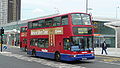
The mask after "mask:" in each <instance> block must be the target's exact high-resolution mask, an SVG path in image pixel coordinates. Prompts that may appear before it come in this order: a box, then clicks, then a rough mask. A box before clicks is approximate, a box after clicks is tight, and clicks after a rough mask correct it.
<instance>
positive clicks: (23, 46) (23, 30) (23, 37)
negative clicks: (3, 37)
mask: <svg viewBox="0 0 120 68" xmlns="http://www.w3.org/2000/svg"><path fill="white" fill-rule="evenodd" d="M20 49H21V50H23V51H26V50H27V26H23V27H21V28H20Z"/></svg>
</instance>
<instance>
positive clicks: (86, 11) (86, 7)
mask: <svg viewBox="0 0 120 68" xmlns="http://www.w3.org/2000/svg"><path fill="white" fill-rule="evenodd" d="M86 13H88V0H86Z"/></svg>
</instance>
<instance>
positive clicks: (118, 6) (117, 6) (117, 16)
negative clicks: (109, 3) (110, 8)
mask: <svg viewBox="0 0 120 68" xmlns="http://www.w3.org/2000/svg"><path fill="white" fill-rule="evenodd" d="M119 8H120V6H117V7H116V19H117V18H118V9H119Z"/></svg>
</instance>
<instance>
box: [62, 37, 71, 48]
mask: <svg viewBox="0 0 120 68" xmlns="http://www.w3.org/2000/svg"><path fill="white" fill-rule="evenodd" d="M63 42H64V49H65V50H70V39H69V38H64V40H63Z"/></svg>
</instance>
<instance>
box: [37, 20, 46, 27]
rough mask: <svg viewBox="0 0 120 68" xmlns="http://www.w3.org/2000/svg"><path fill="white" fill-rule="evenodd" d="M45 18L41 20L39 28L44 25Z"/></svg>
mask: <svg viewBox="0 0 120 68" xmlns="http://www.w3.org/2000/svg"><path fill="white" fill-rule="evenodd" d="M44 24H45V20H39V23H38V26H39V28H41V27H44Z"/></svg>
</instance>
